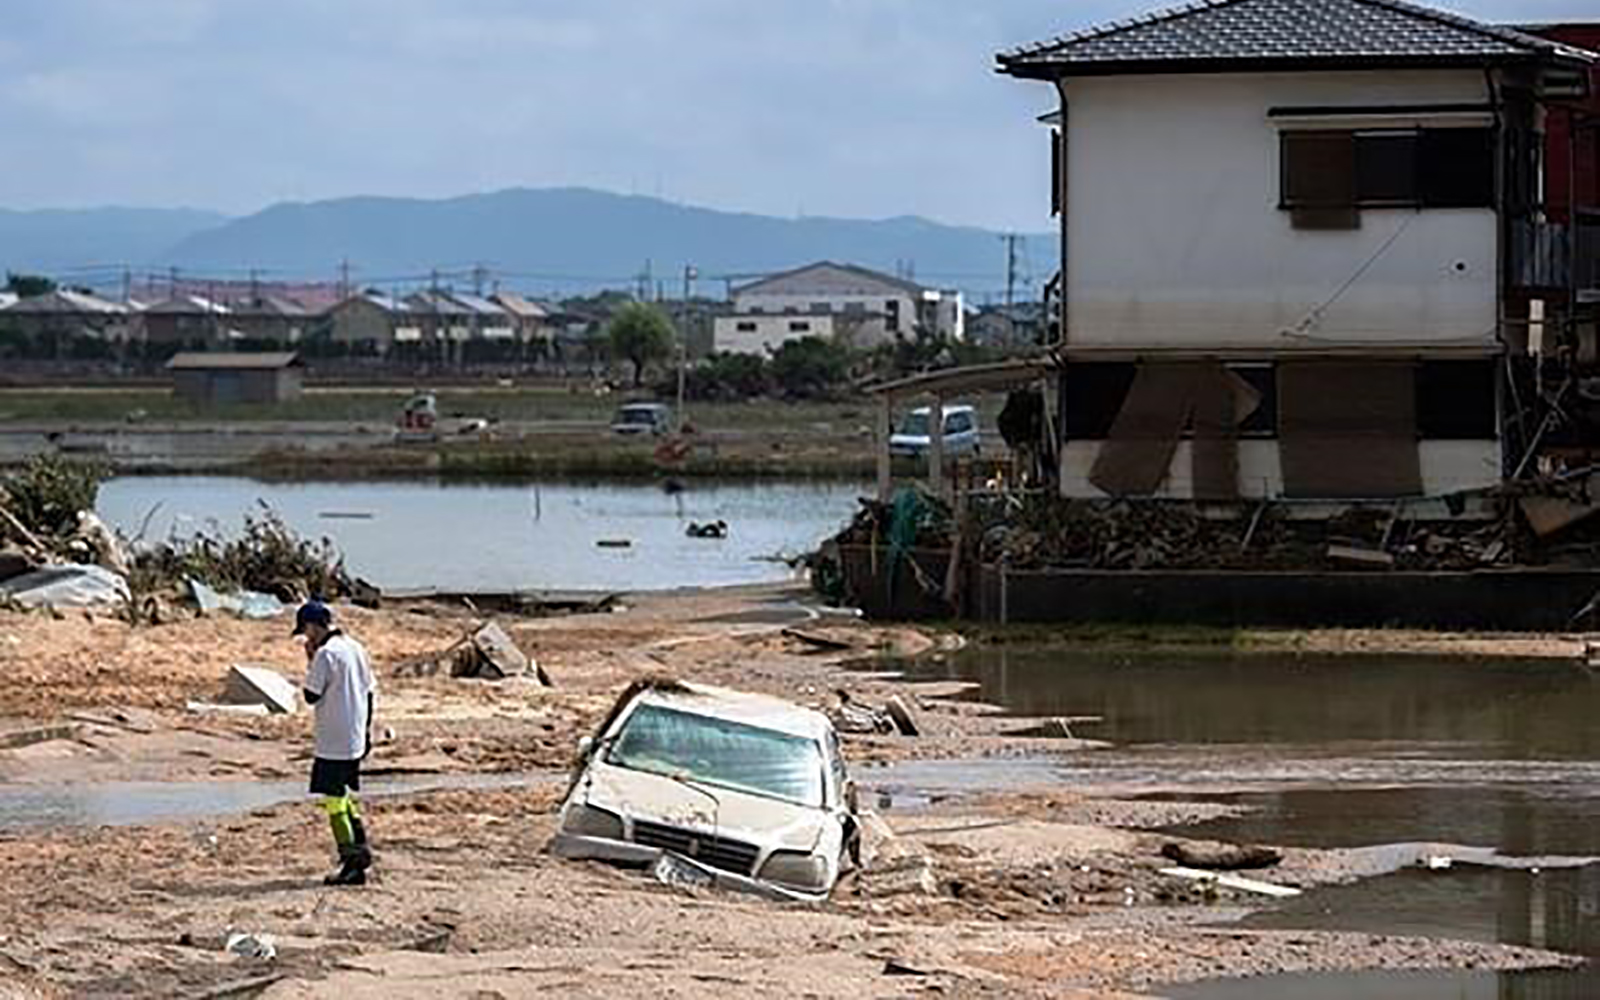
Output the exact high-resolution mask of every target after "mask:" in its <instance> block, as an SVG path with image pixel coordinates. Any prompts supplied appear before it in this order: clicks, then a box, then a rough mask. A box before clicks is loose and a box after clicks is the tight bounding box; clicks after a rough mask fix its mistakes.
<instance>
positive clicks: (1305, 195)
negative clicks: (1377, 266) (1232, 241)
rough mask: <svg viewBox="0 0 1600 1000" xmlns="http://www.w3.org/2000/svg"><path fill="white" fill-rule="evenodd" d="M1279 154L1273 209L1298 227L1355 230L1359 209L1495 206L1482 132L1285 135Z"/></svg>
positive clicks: (1488, 138)
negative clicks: (1290, 217) (1276, 200)
mask: <svg viewBox="0 0 1600 1000" xmlns="http://www.w3.org/2000/svg"><path fill="white" fill-rule="evenodd" d="M1279 153H1280V156H1279V167H1280V174H1281V176H1280V194H1279V199H1280V205H1279V207H1281V208H1283V209H1285V210H1287V211H1289V212H1291V213H1292V214H1293V216H1294V225H1295V227H1296V228H1299V229H1356V228H1359V227H1360V225H1361V217H1360V213H1359V209H1362V208H1392V207H1400V208H1490V207H1493V205H1494V161H1495V140H1494V133H1493V132H1492V131H1491V130H1489V129H1482V128H1424V129H1385V130H1373V131H1345V130H1317V131H1288V132H1283V133H1282V134H1281V136H1280V142H1279Z"/></svg>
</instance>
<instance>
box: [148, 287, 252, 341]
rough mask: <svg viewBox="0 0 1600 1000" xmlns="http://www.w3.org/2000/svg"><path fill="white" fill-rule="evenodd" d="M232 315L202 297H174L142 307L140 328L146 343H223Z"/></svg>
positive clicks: (222, 307)
mask: <svg viewBox="0 0 1600 1000" xmlns="http://www.w3.org/2000/svg"><path fill="white" fill-rule="evenodd" d="M232 314H233V310H231V309H229V308H228V307H227V306H225V305H223V304H222V303H220V302H213V301H212V300H211V299H208V298H206V297H205V296H202V295H176V296H173V297H172V298H170V299H166V300H165V301H162V302H157V303H155V304H154V305H150V306H147V307H145V309H144V310H143V311H142V312H141V313H140V314H139V317H140V324H139V325H140V328H141V330H142V339H143V340H144V341H145V342H146V343H148V344H176V345H179V346H185V347H193V346H200V345H205V344H222V343H226V342H227V341H228V339H229V338H228V330H229V323H231V322H232Z"/></svg>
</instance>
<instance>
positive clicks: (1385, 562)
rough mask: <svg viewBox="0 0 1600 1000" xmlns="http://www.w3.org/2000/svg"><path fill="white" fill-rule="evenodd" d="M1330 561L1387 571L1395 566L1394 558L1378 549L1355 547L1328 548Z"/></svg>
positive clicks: (1334, 546)
mask: <svg viewBox="0 0 1600 1000" xmlns="http://www.w3.org/2000/svg"><path fill="white" fill-rule="evenodd" d="M1328 559H1329V560H1331V561H1332V562H1338V563H1348V564H1350V565H1352V566H1369V567H1374V568H1381V569H1387V568H1389V567H1392V566H1393V565H1394V556H1392V555H1390V554H1389V553H1387V552H1379V551H1378V550H1376V549H1365V548H1357V547H1355V546H1353V545H1330V546H1328Z"/></svg>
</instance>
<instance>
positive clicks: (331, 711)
mask: <svg viewBox="0 0 1600 1000" xmlns="http://www.w3.org/2000/svg"><path fill="white" fill-rule="evenodd" d="M305 686H306V690H307V691H309V692H311V693H312V694H314V695H319V696H320V697H318V699H317V703H316V705H315V706H314V707H315V708H316V711H317V724H316V734H317V735H316V748H315V753H316V755H317V756H318V757H321V758H323V759H324V760H360V759H361V758H362V757H365V756H366V754H367V727H368V726H369V725H370V724H371V722H372V720H371V719H370V718H368V717H367V698H368V696H369V695H372V694H373V693H374V692H376V691H377V687H378V686H377V682H376V681H375V680H374V679H373V677H372V664H371V663H369V662H368V661H367V651H366V650H365V649H363V648H362V647H361V643H359V642H357V641H355V640H354V639H352V638H350V637H349V636H347V635H345V634H343V633H338V634H336V635H333V636H331V637H330V638H329V639H328V641H327V642H325V643H323V644H322V648H321V649H319V650H317V655H316V656H315V657H313V658H312V660H311V669H309V670H307V671H306V685H305Z"/></svg>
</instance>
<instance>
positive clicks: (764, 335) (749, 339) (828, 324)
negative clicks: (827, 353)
mask: <svg viewBox="0 0 1600 1000" xmlns="http://www.w3.org/2000/svg"><path fill="white" fill-rule="evenodd" d="M796 323H803V324H805V326H806V329H804V330H794V329H791V326H793V325H794V324H796ZM740 326H753V327H754V328H755V329H753V330H741V329H739V327H740ZM833 334H834V323H833V317H832V316H822V315H819V316H800V315H787V316H784V315H779V316H771V315H765V314H763V315H754V314H744V315H734V316H718V317H717V318H716V321H715V322H714V323H713V324H712V330H711V343H712V350H715V351H721V352H724V353H728V354H768V353H770V352H772V351H775V350H777V349H778V348H779V347H781V346H782V345H783V344H784V343H785V342H786V341H790V340H800V339H802V338H805V337H822V338H824V339H831V338H832V337H833Z"/></svg>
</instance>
